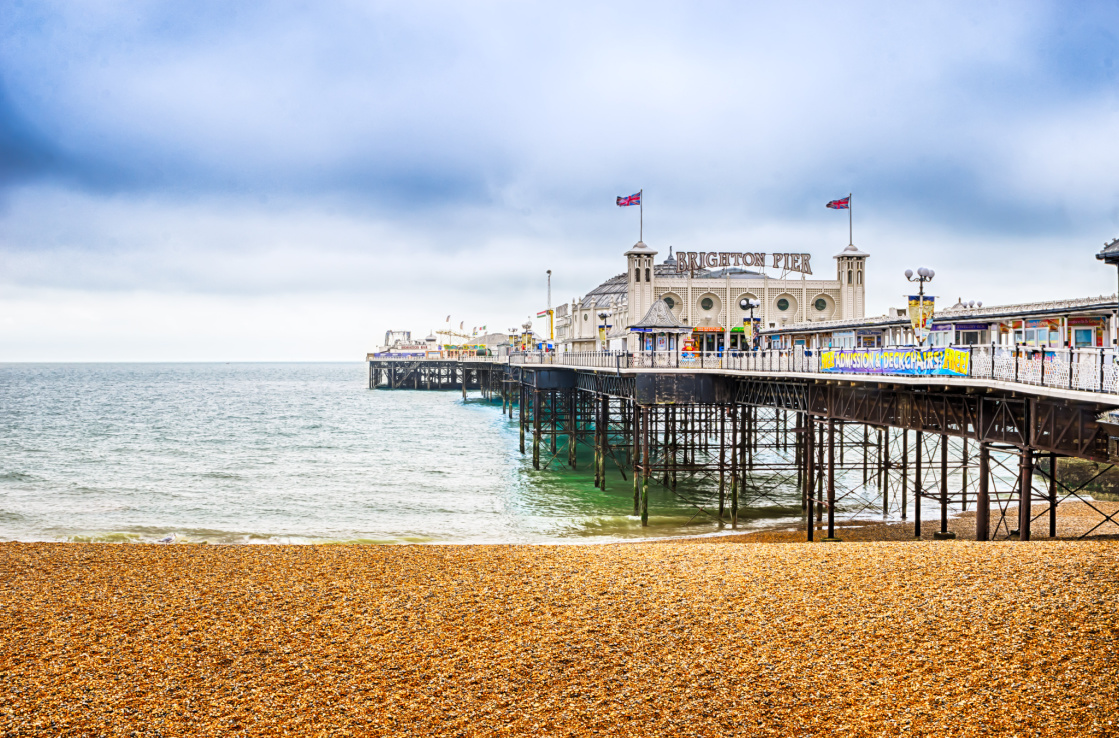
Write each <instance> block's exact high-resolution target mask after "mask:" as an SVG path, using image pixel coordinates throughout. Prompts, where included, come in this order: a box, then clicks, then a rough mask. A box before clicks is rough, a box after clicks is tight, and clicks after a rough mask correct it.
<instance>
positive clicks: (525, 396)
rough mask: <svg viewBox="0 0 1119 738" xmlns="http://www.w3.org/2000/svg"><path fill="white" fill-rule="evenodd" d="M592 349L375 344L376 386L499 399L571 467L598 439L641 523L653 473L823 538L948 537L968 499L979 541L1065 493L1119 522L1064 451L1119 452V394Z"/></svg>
mask: <svg viewBox="0 0 1119 738" xmlns="http://www.w3.org/2000/svg"><path fill="white" fill-rule="evenodd" d="M589 356H591V358H593V360H590V359H588V360H585V361H583V362H582V363H581V364H580V365H565V364H563V363H560V362H558V361H557V360H556V359H555V357H537V358H538V361H535V362H531V361H517V360H516V359H515V357H514V361H513V362H510V361H508V360H485V361H477V362H471V361H458V362H446V363H448V364H454V366H443V367H438V366H430V367H429V366H427V365H425V364H421V365H420V366H418V367H413V366H411V365H406V366H403V367H391V366H386V364H387V362H381V363H380V364H378V365H376V366H375V365H374V364H376V363H377V362H372V361H371V362H370V386H371V387H385V388H391V389H404V388H408V389H429V388H430V389H457V390H461V391H463V392H464V393H465V391H466V389H477V390H480V391H481V392H482V394H483V396H484V397H486V398H489V399H493V400H498V399H499V400H500V401H501V403H502V411H503V412H506V411H507V412H508V413H509V416H510V417H511V418H513V417H516V418H517V422H518V429H519V434H520V447H521V450H522V451H523V452H524V453H525V454H526V455H529V454H531V458H532V459H533V463H534V466H536V467H537V468H539V469H549V468H555V467H557V466H560V465H563V466H567V467H570V468H575V467H577V466H578V465H580V464H586V463H588V462H587V461H586V459H587V457H588V456H590V457H591V460H590V462H589V463H591V464H592V465H593V468H594V480H595V481H594V484H595V485H596V486H598V487H600V488H602V489H606V487H607V485H611V486H613V485H617V484H624V485H627V487H626V488H627V489H632V491H633V499H634V514H635V515H638V516H640V517H641V518H642V520H643V521H644V522H647V521H648V515H649V508H648V505H649V488H650V486H656V487H661V488H663V489H666V490H669V491H671V492H672V493H673V494H675V495H677V496H678V497H679V498H680V499H682V500H684V501H686V502H688V503H689V504H691V505H692V506H694V507H695V509H696V514H697V515H708V516H711V517H712V518H715V519H718V520H721V521H725V522H726V524H727V525H729V526H731V527H735V526H736V525H737V523H738V516H739V512H740V511H741V510H743V509H745V508H750V509H757V508H772V509H778V510H787V511H788V513H789V516H790V517H792V518H796V517H798V516H799V518H800V520H801V525H802V526H803V529H804V530H805V534H806V537H808V538H809V539H810V540H811V539H813V538H817V537H820V536H822V537H823V538H824V539H825V540H827V539H829V538H831V539H834V538H835V537H836V528H837V526H842V525H843V524H845V523H849V522H851V521H856V520H871V519H877V520H883V519H885V520H908V521H911V522H912V523H913V526H914V527H913V530H914V534H915V535H920V534H921V526H922V523H925V522H928V521H933V522H938V523H939V526H938V531H937V536H938V537H951V532H950V531H949V529H948V519H949V517H950V516H952V515H958V514H967V515H974V517H975V536H976V538H977V539H980V540H990V539H995V540H997V539H1005V538H1009V537H1020V538H1022V539H1028V538H1030V537H1032V536H1033V537H1036V536H1039V535H1040V536H1045V535H1050V536H1055V535H1057V534H1058V533H1059V532H1060V527H1061V526H1060V520H1059V511H1060V510H1061V509H1062V505H1063V504H1065V503H1068V502H1075V503H1077V504H1078V505H1079V506H1080V508H1082V509H1086V510H1088V511H1090V512H1092V513H1093V514H1094V515H1095V516H1096V518H1097V519H1096V520H1095V521H1094V523H1093V525H1091V526H1089V528H1088V532H1087V533H1086V534H1085V535H1114V534H1117V533H1119V520H1117V519H1116V517H1117V516H1116V513H1114V512H1109V509H1110V508H1109V507H1108V506H1106V505H1102V504H1100V503H1098V502H1096V501H1095V500H1094V499H1093V498H1092V497H1091V495H1090V494H1089V493H1088V492H1087V491H1086V489H1085V488H1086V487H1087V486H1088V485H1090V484H1091V482H1092V480H1091V479H1088V480H1086V481H1085V480H1083V479H1081V480H1080V481H1078V482H1076V483H1073V482H1072V481H1070V478H1068V475H1067V474H1064V473H1063V472H1062V469H1063V468H1064V462H1061V459H1073V460H1075V459H1082V460H1086V461H1092V462H1099V463H1101V464H1103V466H1102V467H1101V470H1100V474H1103V473H1104V472H1105V471H1106V470H1107V469H1110V468H1111V466H1110V465H1111V462H1112V461H1113V460H1115V459H1116V454H1115V440H1114V439H1112V438H1111V437H1110V435H1109V432H1108V426H1107V423H1106V422H1102V421H1101V420H1100V416H1101V414H1102V413H1105V412H1106V411H1109V410H1111V409H1113V408H1115V407H1117V406H1119V396H1116V395H1114V394H1106V393H1099V392H1096V393H1092V392H1082V391H1076V390H1069V389H1068V388H1066V387H1049V386H1046V385H1045V384H1044V383H1038V384H1028V383H1026V384H1018V385H1011V386H1007V383H1005V382H1001V381H996V380H994V379H992V380H990V381H977V380H975V379H967V380H966V381H960V380H958V379H956V378H944V377H921V378H914V377H881V376H871V377H867V376H842V377H836V376H833V375H820V374H812V373H806V372H801V371H794V370H793V369H795V366H793V364H794V363H795V362H790V363H787V364H786V365H785V367H784V369H783V368H782V367H781V366H777V367H774V368H775V369H776V370H775V371H764V372H756V371H746V370H735V369H729V370H728V369H717V368H713V369H705V370H701V371H694V370H691V371H689V370H685V369H680V370H677V369H674V368H673V369H664V368H658V369H642V368H629V367H630V366H631V365H632V362H631V361H630V360H628V359H627V360H626V361H624V362H623V361H622V360H621V359H620V358H619V357H618V356H616V355H598V356H595V355H589ZM413 363H414V362H413ZM434 363H438V362H434ZM790 367H792V368H790ZM1035 373H1036V372H1035ZM1031 376H1032V375H1031ZM1039 376H1041V375H1039ZM1057 376H1063V375H1057ZM1102 376H1105V377H1106V376H1107V373H1106V371H1104V372H1103V374H1102ZM1102 386H1103V382H1101V387H1102ZM580 451H582V454H583V455H582V458H581V457H580ZM588 451H589V454H588Z"/></svg>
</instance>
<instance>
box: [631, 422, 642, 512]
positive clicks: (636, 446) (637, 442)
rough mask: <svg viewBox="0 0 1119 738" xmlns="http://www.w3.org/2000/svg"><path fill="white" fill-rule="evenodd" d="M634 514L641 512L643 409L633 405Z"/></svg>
mask: <svg viewBox="0 0 1119 738" xmlns="http://www.w3.org/2000/svg"><path fill="white" fill-rule="evenodd" d="M632 427H633V514H634V515H640V514H641V409H640V408H639V407H638V406H637V403H634V405H633V426H632Z"/></svg>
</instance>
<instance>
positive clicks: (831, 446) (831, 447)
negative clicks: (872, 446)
mask: <svg viewBox="0 0 1119 738" xmlns="http://www.w3.org/2000/svg"><path fill="white" fill-rule="evenodd" d="M842 433H843V430H842V426H840V434H841V436H842ZM841 447H842V442H841ZM824 540H825V541H829V542H830V541H838V540H839V539H838V538H836V537H835V418H828V537H827V538H825V539H824Z"/></svg>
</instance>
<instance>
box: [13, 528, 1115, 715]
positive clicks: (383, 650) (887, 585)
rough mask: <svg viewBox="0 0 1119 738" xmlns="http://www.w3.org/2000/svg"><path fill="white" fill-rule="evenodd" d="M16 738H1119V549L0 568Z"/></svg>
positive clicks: (713, 552)
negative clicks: (902, 737)
mask: <svg viewBox="0 0 1119 738" xmlns="http://www.w3.org/2000/svg"><path fill="white" fill-rule="evenodd" d="M0 634H2V635H0V735H4V736H71V735H73V736H78V735H82V736H86V735H88V736H101V735H104V736H130V735H141V736H219V735H221V736H228V735H253V736H271V735H291V736H319V735H321V736H343V735H377V736H379V735H384V736H402V735H417V736H419V735H425V736H426V735H448V736H452V735H461V736H475V735H477V736H483V735H533V736H537V735H662V736H690V735H698V736H727V735H782V736H785V735H788V736H800V735H819V736H824V735H828V736H832V735H851V736H864V735H865V736H882V735H924V736H943V735H976V736H979V735H986V736H1049V735H1068V736H1077V735H1119V699H1117V698H1119V648H1117V640H1116V639H1117V637H1119V543H1116V542H1114V541H1090V542H1066V541H1060V542H1044V541H1037V542H1031V543H998V544H990V543H988V544H982V543H975V542H965V541H936V542H933V541H928V542H904V543H902V542H845V543H842V544H819V543H818V544H803V543H735V544H728V543H694V542H692V543H688V544H682V543H656V544H621V545H605V546H602V545H596V546H395V547H387V546H386V547H380V546H205V545H169V546H157V545H105V544H100V545H99V544H49V543H36V544H21V543H5V544H0Z"/></svg>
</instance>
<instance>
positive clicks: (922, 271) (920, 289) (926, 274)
mask: <svg viewBox="0 0 1119 738" xmlns="http://www.w3.org/2000/svg"><path fill="white" fill-rule="evenodd" d="M935 276H936V272H935V271H933V270H932V269H929V268H928V267H918V268H917V274H916V275H914V274H913V270H912V269H906V270H905V278H906V279H908V280H909V281H910V282H916V283H917V310H918V315H917V322H916V323H914V322H913V316H910V317H909V322H910V325H912V326H913V331H914V333H915V334H916V338H917V343H918V344H919V345H922V346H923V345H924V343H925V332H926V331H925V330H924V324H925V282H931V281H932V278H933V277H935ZM918 331H919V332H918Z"/></svg>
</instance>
